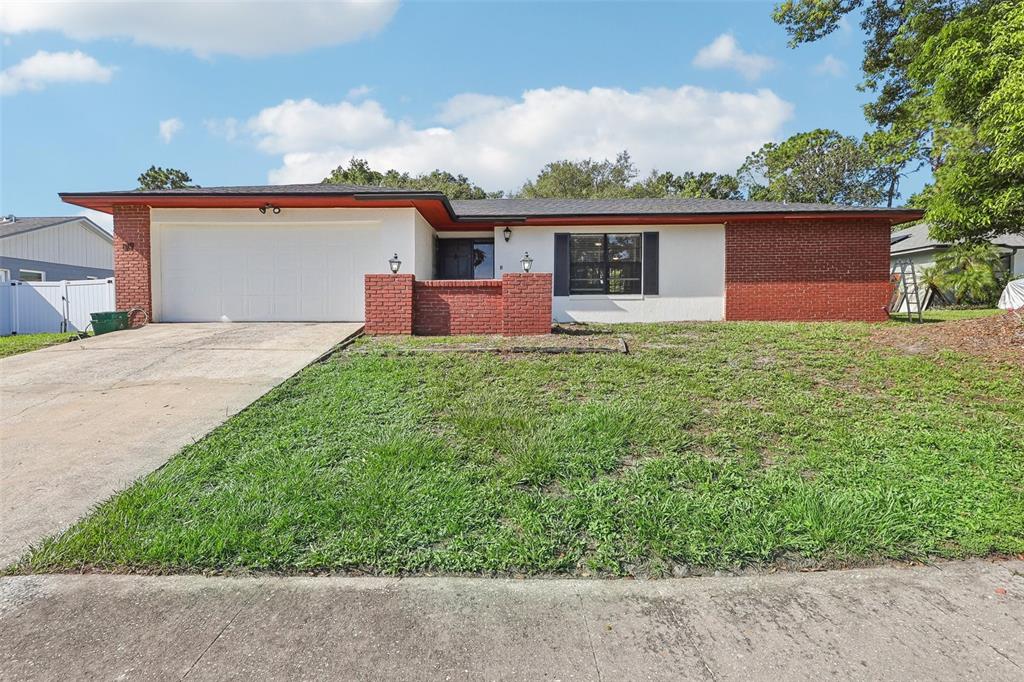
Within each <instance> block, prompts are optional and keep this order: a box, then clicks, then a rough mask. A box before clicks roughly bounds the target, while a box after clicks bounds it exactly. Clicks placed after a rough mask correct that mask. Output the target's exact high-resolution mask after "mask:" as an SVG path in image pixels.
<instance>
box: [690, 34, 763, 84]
mask: <svg viewBox="0 0 1024 682" xmlns="http://www.w3.org/2000/svg"><path fill="white" fill-rule="evenodd" d="M693 65H694V66H696V67H698V68H701V69H732V70H733V71H736V72H738V73H739V74H740V75H742V76H743V77H744V78H746V79H748V80H757V79H758V78H760V77H761V75H762V74H763V73H764V72H766V71H769V70H771V69H773V68H775V60H774V59H772V58H771V57H766V56H764V55H761V54H754V53H752V52H746V51H744V50H743V48H741V47H740V46H739V43H737V42H736V38H734V37H733V36H732V35H730V34H728V33H723V34H722V35H720V36H718V37H717V38H715V39H714V40H712V41H711V43H710V44H709V45H705V46H704V47H702V48H700V50H699V51H698V52H697V55H696V56H695V57H694V58H693Z"/></svg>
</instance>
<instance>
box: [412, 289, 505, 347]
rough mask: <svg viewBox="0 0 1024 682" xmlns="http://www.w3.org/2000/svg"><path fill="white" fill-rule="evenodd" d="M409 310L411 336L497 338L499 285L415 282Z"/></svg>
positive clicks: (499, 328) (500, 304) (500, 301)
mask: <svg viewBox="0 0 1024 682" xmlns="http://www.w3.org/2000/svg"><path fill="white" fill-rule="evenodd" d="M413 310H414V313H413V323H412V330H413V333H414V334H422V335H424V336H445V335H448V334H499V333H501V311H502V283H501V281H499V280H496V279H484V280H471V279H470V280H427V281H423V282H416V283H415V285H414V287H413Z"/></svg>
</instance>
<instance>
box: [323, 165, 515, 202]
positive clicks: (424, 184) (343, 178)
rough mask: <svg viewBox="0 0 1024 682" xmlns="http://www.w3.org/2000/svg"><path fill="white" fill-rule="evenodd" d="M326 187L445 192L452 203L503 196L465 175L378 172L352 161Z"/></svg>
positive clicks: (442, 172)
mask: <svg viewBox="0 0 1024 682" xmlns="http://www.w3.org/2000/svg"><path fill="white" fill-rule="evenodd" d="M323 183H324V184H351V185H366V186H369V187H396V188H402V189H410V190H416V191H422V192H443V193H444V194H445V196H447V197H448V198H449V199H492V198H499V197H501V195H502V193H501V192H486V191H484V190H483V189H482V188H481V187H479V186H477V185H475V184H473V183H472V182H470V180H469V178H467V177H466V176H465V175H462V174H459V175H454V174H452V173H449V172H448V171H442V170H434V171H431V172H430V173H423V174H421V175H410V174H409V173H402V172H399V171H397V170H395V169H393V168H392V169H390V170H387V171H384V172H383V173H382V172H380V171H375V170H373V169H372V168H370V164H369V162H367V161H366V159H356V158H353V159H351V160H350V161H349V162H348V166H347V167H345V166H338V167H337V168H335V169H334V170H333V171H331V174H330V175H328V176H327V177H326V178H324V179H323Z"/></svg>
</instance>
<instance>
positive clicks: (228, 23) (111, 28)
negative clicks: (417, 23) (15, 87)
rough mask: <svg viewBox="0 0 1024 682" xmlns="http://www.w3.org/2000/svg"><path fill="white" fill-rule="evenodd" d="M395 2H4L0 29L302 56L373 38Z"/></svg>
mask: <svg viewBox="0 0 1024 682" xmlns="http://www.w3.org/2000/svg"><path fill="white" fill-rule="evenodd" d="M397 8H398V0H372V1H371V0H335V1H332V2H309V1H308V0H307V1H303V0H272V1H271V0H267V1H264V2H242V1H239V0H235V1H225V2H204V1H202V0H157V1H154V2H138V1H128V0H120V1H114V2H95V1H94V0H61V1H57V2H41V1H40V0H31V1H29V0H5V1H4V7H3V12H0V32H3V33H25V32H30V31H47V30H52V31H60V32H61V33H63V34H64V35H66V36H69V37H71V38H75V39H78V40H94V39H97V38H130V39H131V40H133V41H134V42H135V43H138V44H140V45H152V46H155V47H167V48H178V49H185V50H191V51H192V52H194V53H195V54H197V55H199V56H209V55H213V54H232V55H238V56H242V57H253V56H262V55H269V54H282V53H289V52H300V51H303V50H307V49H311V48H316V47H323V46H326V45H338V44H341V43H348V42H352V41H354V40H358V39H359V38H362V37H363V36H366V35H371V34H373V33H376V32H377V31H379V30H380V29H381V28H383V27H384V26H385V25H387V23H388V22H389V21H391V18H392V17H393V16H394V14H395V10H396V9H397Z"/></svg>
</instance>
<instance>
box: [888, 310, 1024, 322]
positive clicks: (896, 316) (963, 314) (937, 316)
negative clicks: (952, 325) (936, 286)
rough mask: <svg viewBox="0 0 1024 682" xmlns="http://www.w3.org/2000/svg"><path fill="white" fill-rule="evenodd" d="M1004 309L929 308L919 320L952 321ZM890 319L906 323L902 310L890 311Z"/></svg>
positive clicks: (999, 311)
mask: <svg viewBox="0 0 1024 682" xmlns="http://www.w3.org/2000/svg"><path fill="white" fill-rule="evenodd" d="M1005 312H1006V311H1005V310H1000V309H999V308H969V309H965V310H946V309H944V308H929V309H928V310H925V311H924V312H922V313H921V320H922V321H924V322H953V321H955V320H975V319H978V318H979V317H991V316H992V315H1001V314H1004V313H1005ZM889 317H890V319H891V320H892V321H893V322H904V323H906V322H907V321H908V320H907V314H906V313H905V312H904V313H903V314H900V313H890V314H889ZM913 321H914V322H915V323H916V322H917V315H914V320H913Z"/></svg>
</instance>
